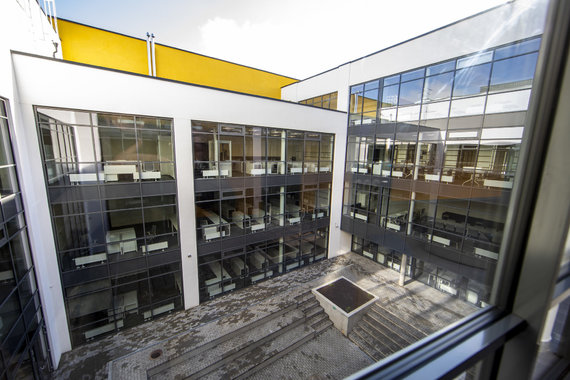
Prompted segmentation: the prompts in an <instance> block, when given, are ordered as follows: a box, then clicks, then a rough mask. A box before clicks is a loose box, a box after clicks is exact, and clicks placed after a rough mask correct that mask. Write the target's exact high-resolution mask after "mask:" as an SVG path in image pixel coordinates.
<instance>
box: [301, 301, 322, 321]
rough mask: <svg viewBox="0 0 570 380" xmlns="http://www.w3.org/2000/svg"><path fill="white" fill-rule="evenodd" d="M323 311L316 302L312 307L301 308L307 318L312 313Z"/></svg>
mask: <svg viewBox="0 0 570 380" xmlns="http://www.w3.org/2000/svg"><path fill="white" fill-rule="evenodd" d="M323 312H324V309H323V308H322V306H321V305H320V304H319V303H318V302H317V303H316V304H315V305H313V306H312V307H310V308H308V309H305V310H303V313H305V317H307V318H311V317H312V316H313V315H317V314H318V313H323Z"/></svg>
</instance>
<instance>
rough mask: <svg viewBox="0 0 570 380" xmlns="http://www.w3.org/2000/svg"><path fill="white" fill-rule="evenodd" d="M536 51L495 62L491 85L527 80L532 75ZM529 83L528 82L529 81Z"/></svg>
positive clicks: (536, 55)
mask: <svg viewBox="0 0 570 380" xmlns="http://www.w3.org/2000/svg"><path fill="white" fill-rule="evenodd" d="M537 57H538V53H534V54H528V55H523V56H520V57H515V58H511V59H505V60H504V61H499V62H495V64H494V65H493V75H491V85H494V84H504V83H512V82H520V81H528V80H530V79H532V78H533V77H534V70H535V68H536V59H537ZM529 85H530V83H529Z"/></svg>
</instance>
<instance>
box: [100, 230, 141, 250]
mask: <svg viewBox="0 0 570 380" xmlns="http://www.w3.org/2000/svg"><path fill="white" fill-rule="evenodd" d="M136 238H137V234H136V233H135V229H134V228H132V227H129V228H123V229H120V230H111V231H108V232H107V236H106V240H107V251H108V252H109V253H120V254H121V255H122V254H123V253H126V252H133V251H135V252H136V250H137V241H136V240H135V239H136ZM124 240H128V241H124Z"/></svg>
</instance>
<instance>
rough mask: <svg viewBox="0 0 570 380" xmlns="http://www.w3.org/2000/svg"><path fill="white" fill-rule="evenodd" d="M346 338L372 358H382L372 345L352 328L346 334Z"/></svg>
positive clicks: (375, 359) (376, 359)
mask: <svg viewBox="0 0 570 380" xmlns="http://www.w3.org/2000/svg"><path fill="white" fill-rule="evenodd" d="M348 338H349V339H350V341H351V342H353V343H354V344H356V345H357V346H358V348H360V349H361V350H362V352H364V353H365V354H366V355H368V356H369V357H370V358H371V359H372V360H374V361H378V360H380V359H382V356H381V354H380V353H378V351H376V349H374V348H373V347H372V346H370V344H368V342H366V341H365V340H364V339H363V338H362V337H361V336H360V335H358V333H357V332H356V330H355V329H353V330H352V331H351V332H350V334H348Z"/></svg>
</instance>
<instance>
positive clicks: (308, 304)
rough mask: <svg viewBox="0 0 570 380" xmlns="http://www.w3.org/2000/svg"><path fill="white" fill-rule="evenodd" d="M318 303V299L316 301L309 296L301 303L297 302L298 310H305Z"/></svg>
mask: <svg viewBox="0 0 570 380" xmlns="http://www.w3.org/2000/svg"><path fill="white" fill-rule="evenodd" d="M317 305H320V304H319V301H317V299H316V298H314V297H313V298H309V299H308V300H305V301H303V303H301V304H299V310H302V311H303V312H306V311H307V310H309V309H312V308H313V307H315V306H317Z"/></svg>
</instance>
